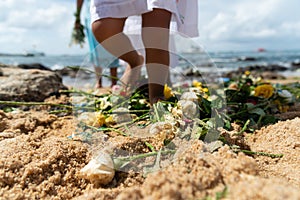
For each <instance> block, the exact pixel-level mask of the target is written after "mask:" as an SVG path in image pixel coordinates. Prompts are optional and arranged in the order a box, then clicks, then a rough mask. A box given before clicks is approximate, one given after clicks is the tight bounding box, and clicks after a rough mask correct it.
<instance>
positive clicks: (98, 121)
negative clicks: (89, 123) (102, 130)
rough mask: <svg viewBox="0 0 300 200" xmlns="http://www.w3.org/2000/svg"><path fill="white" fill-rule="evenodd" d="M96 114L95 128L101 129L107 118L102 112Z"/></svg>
mask: <svg viewBox="0 0 300 200" xmlns="http://www.w3.org/2000/svg"><path fill="white" fill-rule="evenodd" d="M95 114H96V120H95V121H94V124H93V126H95V127H101V126H103V125H104V124H105V116H104V115H103V114H102V113H101V112H97V113H95Z"/></svg>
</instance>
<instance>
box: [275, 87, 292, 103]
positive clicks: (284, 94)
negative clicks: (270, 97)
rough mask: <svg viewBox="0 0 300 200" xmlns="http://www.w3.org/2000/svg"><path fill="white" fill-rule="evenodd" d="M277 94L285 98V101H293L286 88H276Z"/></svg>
mask: <svg viewBox="0 0 300 200" xmlns="http://www.w3.org/2000/svg"><path fill="white" fill-rule="evenodd" d="M278 96H280V97H282V98H285V100H286V101H287V103H291V102H293V95H292V94H291V93H290V92H289V91H288V90H278Z"/></svg>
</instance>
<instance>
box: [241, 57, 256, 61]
mask: <svg viewBox="0 0 300 200" xmlns="http://www.w3.org/2000/svg"><path fill="white" fill-rule="evenodd" d="M237 61H256V58H254V57H247V56H242V57H240V58H237Z"/></svg>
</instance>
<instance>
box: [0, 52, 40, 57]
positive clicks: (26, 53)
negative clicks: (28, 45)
mask: <svg viewBox="0 0 300 200" xmlns="http://www.w3.org/2000/svg"><path fill="white" fill-rule="evenodd" d="M45 55H46V54H45V53H44V52H39V51H24V53H0V56H22V57H34V56H45Z"/></svg>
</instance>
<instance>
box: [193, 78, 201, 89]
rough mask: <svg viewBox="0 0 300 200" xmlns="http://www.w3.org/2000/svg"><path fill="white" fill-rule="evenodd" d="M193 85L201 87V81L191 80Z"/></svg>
mask: <svg viewBox="0 0 300 200" xmlns="http://www.w3.org/2000/svg"><path fill="white" fill-rule="evenodd" d="M193 86H194V87H196V88H201V87H202V83H201V82H198V81H196V80H194V81H193Z"/></svg>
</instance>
